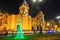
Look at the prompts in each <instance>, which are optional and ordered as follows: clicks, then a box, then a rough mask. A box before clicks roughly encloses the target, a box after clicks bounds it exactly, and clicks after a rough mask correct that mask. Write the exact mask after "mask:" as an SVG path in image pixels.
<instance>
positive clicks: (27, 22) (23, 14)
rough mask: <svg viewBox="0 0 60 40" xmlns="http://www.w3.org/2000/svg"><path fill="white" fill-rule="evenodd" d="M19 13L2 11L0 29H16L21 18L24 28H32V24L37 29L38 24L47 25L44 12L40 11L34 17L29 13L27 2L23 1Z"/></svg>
mask: <svg viewBox="0 0 60 40" xmlns="http://www.w3.org/2000/svg"><path fill="white" fill-rule="evenodd" d="M19 10H20V11H19V13H18V14H17V15H14V14H12V15H10V14H9V13H7V12H4V13H2V12H1V13H0V30H4V27H6V30H8V31H16V30H17V25H18V20H19V18H21V19H22V28H23V30H32V26H34V28H35V29H36V30H37V26H38V27H39V26H40V25H41V26H42V27H43V29H44V26H45V20H44V14H43V12H39V13H38V15H37V16H36V17H35V18H32V17H31V16H30V15H29V6H28V4H27V3H26V2H23V3H22V5H21V6H20V7H19Z"/></svg>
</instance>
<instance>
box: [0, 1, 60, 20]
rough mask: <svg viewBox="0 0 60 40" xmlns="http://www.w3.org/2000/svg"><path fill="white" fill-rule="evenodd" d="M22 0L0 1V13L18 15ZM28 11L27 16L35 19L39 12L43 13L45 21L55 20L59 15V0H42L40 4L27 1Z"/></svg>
mask: <svg viewBox="0 0 60 40" xmlns="http://www.w3.org/2000/svg"><path fill="white" fill-rule="evenodd" d="M22 2H23V0H0V12H9V13H10V14H12V13H14V14H17V13H19V6H20V5H21V3H22ZM27 3H28V4H29V7H30V11H29V14H30V15H31V16H32V17H35V16H36V15H37V14H38V12H39V11H43V12H44V14H45V19H46V20H49V19H55V18H56V16H58V15H60V0H43V2H41V3H38V2H36V3H34V2H32V0H27Z"/></svg>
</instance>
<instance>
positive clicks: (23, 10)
mask: <svg viewBox="0 0 60 40" xmlns="http://www.w3.org/2000/svg"><path fill="white" fill-rule="evenodd" d="M19 10H20V11H19V12H20V14H22V15H27V14H28V13H29V6H28V4H27V2H26V0H24V2H23V3H22V4H21V6H20V7H19Z"/></svg>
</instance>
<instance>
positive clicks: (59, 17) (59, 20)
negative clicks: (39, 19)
mask: <svg viewBox="0 0 60 40" xmlns="http://www.w3.org/2000/svg"><path fill="white" fill-rule="evenodd" d="M56 18H57V19H58V22H59V27H60V16H57V17H56Z"/></svg>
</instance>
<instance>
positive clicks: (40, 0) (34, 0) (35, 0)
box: [33, 0, 43, 2]
mask: <svg viewBox="0 0 60 40" xmlns="http://www.w3.org/2000/svg"><path fill="white" fill-rule="evenodd" d="M37 1H38V2H42V1H43V0H33V2H37Z"/></svg>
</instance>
